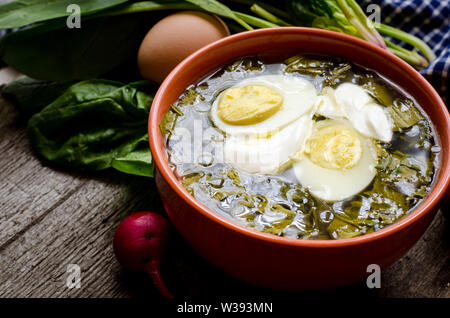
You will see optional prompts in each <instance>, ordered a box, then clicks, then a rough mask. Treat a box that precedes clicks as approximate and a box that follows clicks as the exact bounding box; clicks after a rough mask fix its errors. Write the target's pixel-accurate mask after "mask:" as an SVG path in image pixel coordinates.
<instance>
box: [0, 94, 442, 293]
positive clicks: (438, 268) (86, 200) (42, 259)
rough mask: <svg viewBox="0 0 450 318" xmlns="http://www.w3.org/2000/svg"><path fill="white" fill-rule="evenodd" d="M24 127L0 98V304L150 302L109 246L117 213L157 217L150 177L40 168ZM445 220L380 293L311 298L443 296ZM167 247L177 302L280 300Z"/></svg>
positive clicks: (144, 281) (178, 246) (353, 289)
mask: <svg viewBox="0 0 450 318" xmlns="http://www.w3.org/2000/svg"><path fill="white" fill-rule="evenodd" d="M25 126H26V120H25V119H23V118H21V117H20V115H19V114H18V113H17V112H16V110H15V109H14V107H13V105H12V104H10V103H9V102H6V101H4V100H0V153H1V156H0V167H1V169H0V297H150V296H151V297H155V296H157V294H156V291H155V289H154V288H153V286H152V285H151V282H150V281H149V279H148V278H146V277H145V276H143V275H140V274H133V273H128V272H125V271H123V270H122V269H121V268H120V266H119V265H118V264H117V262H116V260H115V258H114V254H113V251H112V244H111V242H112V237H113V234H114V229H115V228H116V226H117V225H118V223H119V222H120V221H121V220H122V219H123V218H124V217H125V216H126V215H128V214H130V213H132V212H135V211H138V210H142V209H145V210H154V211H158V212H160V213H164V211H163V209H162V207H161V203H160V201H159V198H158V196H157V194H156V190H155V186H154V183H153V180H152V179H147V178H140V177H132V176H127V175H123V174H120V173H118V172H114V171H106V172H101V173H94V174H80V173H73V172H67V171H61V170H59V169H55V168H54V167H48V166H46V165H45V164H43V163H42V162H41V161H40V160H39V159H38V158H36V156H35V155H34V154H33V153H32V151H31V150H30V147H29V145H28V142H27V139H26V134H25ZM447 209H448V208H447V207H444V208H443V210H447ZM449 218H450V217H449V213H448V212H445V211H441V212H439V214H438V215H437V217H436V219H435V220H434V222H433V224H432V225H431V226H430V228H429V229H428V231H427V232H426V234H425V235H424V236H423V237H422V239H421V240H420V241H419V242H418V243H417V244H416V245H415V246H414V247H413V248H412V249H411V250H410V251H409V252H408V254H407V255H406V256H405V257H403V258H402V259H401V260H399V261H398V262H397V263H395V264H394V265H393V266H391V267H390V268H389V269H387V270H385V271H384V272H383V273H382V288H381V289H374V290H370V289H368V288H367V287H366V286H365V284H364V283H361V284H358V285H355V286H350V287H347V288H344V289H340V290H334V291H326V292H316V293H314V294H317V295H320V296H322V295H323V296H333V297H335V296H339V297H342V296H358V297H450V224H449V223H450V222H449ZM169 247H170V253H169V255H168V256H167V258H166V259H165V261H164V264H163V267H162V268H163V275H164V277H165V279H166V280H167V283H168V285H169V287H170V288H171V289H172V290H173V292H174V293H176V294H177V295H183V296H202V295H203V296H205V295H207V296H212V295H217V296H219V295H265V296H267V295H285V294H284V293H280V292H275V291H271V290H265V289H261V288H257V287H254V286H250V285H247V284H245V283H242V282H239V281H237V280H235V279H233V278H231V277H229V276H228V275H226V274H224V273H222V272H221V271H220V270H218V269H215V268H214V267H212V266H211V265H209V264H208V263H206V262H205V261H204V260H203V259H202V258H201V257H199V256H198V255H197V254H196V253H195V252H194V251H192V249H191V248H190V247H189V246H187V245H186V243H185V242H184V241H183V239H182V238H181V237H179V235H178V234H177V233H176V232H175V231H173V233H172V235H171V241H170V244H169ZM69 264H78V265H79V266H80V267H81V269H82V280H81V288H79V289H76V288H75V289H69V288H67V287H66V280H67V277H68V274H67V266H68V265H69ZM302 294H304V293H298V296H301V295H302ZM308 294H309V295H310V294H311V293H308ZM291 295H292V294H291ZM295 296H297V295H295Z"/></svg>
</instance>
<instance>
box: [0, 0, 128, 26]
mask: <svg viewBox="0 0 450 318" xmlns="http://www.w3.org/2000/svg"><path fill="white" fill-rule="evenodd" d="M127 1H128V0H77V1H76V4H77V5H79V6H80V9H81V14H90V13H95V12H98V11H101V10H104V9H107V8H110V7H113V6H116V5H118V4H121V3H124V2H127ZM73 3H74V1H73V0H21V1H11V2H8V3H5V4H2V5H0V29H10V28H17V27H21V26H25V25H29V24H32V23H36V22H41V21H47V20H51V19H55V18H60V17H65V16H68V15H70V12H67V7H68V6H69V5H70V4H73Z"/></svg>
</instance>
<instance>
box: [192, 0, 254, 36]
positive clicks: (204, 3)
mask: <svg viewBox="0 0 450 318" xmlns="http://www.w3.org/2000/svg"><path fill="white" fill-rule="evenodd" d="M186 2H190V3H192V4H195V5H197V6H199V7H200V8H202V9H203V10H205V11H208V12H210V13H214V14H217V15H220V16H222V17H225V18H229V19H232V20H234V21H236V22H237V23H239V24H240V25H242V26H243V27H244V28H246V29H247V30H252V27H251V26H249V25H248V24H247V23H246V22H245V21H244V20H242V19H241V18H239V17H238V16H237V15H236V14H235V13H234V12H233V11H232V10H231V9H230V8H228V7H227V6H225V5H223V4H222V3H220V2H219V1H215V0H186Z"/></svg>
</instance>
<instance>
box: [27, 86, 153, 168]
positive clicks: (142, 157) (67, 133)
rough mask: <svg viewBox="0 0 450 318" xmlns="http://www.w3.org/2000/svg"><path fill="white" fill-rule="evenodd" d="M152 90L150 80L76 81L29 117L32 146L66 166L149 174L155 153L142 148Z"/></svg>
mask: <svg viewBox="0 0 450 318" xmlns="http://www.w3.org/2000/svg"><path fill="white" fill-rule="evenodd" d="M153 91H154V90H153V88H152V87H151V86H150V84H149V83H148V82H136V83H131V84H128V85H124V84H122V83H118V82H112V81H106V80H89V81H84V82H80V83H77V84H75V85H73V86H71V87H70V88H68V89H67V90H66V91H65V92H64V93H63V94H62V95H61V96H60V97H58V98H57V99H56V100H55V101H54V102H52V103H51V104H50V105H48V106H47V107H45V108H44V109H43V110H42V111H41V112H40V113H38V114H35V115H34V116H33V117H31V119H30V121H29V123H28V128H27V129H28V136H29V139H30V143H31V146H32V147H33V149H34V150H35V151H36V152H37V153H38V154H39V155H40V156H42V157H43V158H44V159H46V160H47V161H49V162H52V163H55V164H57V165H60V166H63V167H68V168H79V169H89V170H100V169H106V168H109V167H111V166H113V165H114V166H115V168H116V169H118V170H121V171H126V172H129V173H136V174H139V175H151V172H150V165H151V161H150V160H151V157H150V156H149V153H148V152H145V151H141V149H142V148H138V147H139V146H140V144H141V143H142V141H143V140H145V139H143V138H145V136H146V131H147V116H148V112H149V109H150V105H151V102H152V99H153V97H152V96H153ZM144 164H145V167H144Z"/></svg>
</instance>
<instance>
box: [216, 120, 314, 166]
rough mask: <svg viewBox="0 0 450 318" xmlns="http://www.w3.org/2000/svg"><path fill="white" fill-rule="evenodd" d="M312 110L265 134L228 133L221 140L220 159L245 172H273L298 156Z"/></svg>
mask: <svg viewBox="0 0 450 318" xmlns="http://www.w3.org/2000/svg"><path fill="white" fill-rule="evenodd" d="M312 114H313V113H312V112H309V113H307V114H304V115H303V116H300V117H299V118H298V119H296V120H295V121H294V122H292V123H291V124H289V125H287V126H286V127H284V128H283V129H281V130H280V131H278V132H276V133H274V134H273V135H271V136H270V137H268V138H256V137H254V136H251V135H232V136H230V137H228V138H227V139H226V140H225V144H224V159H225V162H226V163H228V164H230V165H232V166H233V167H235V168H237V169H240V170H242V171H246V172H248V173H262V174H276V173H279V172H281V171H282V170H283V169H285V168H287V167H288V166H289V165H290V164H291V163H292V162H293V161H295V160H298V159H299V157H300V155H301V153H302V152H303V148H304V145H305V140H306V139H307V138H308V136H309V135H310V133H311V129H312Z"/></svg>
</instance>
